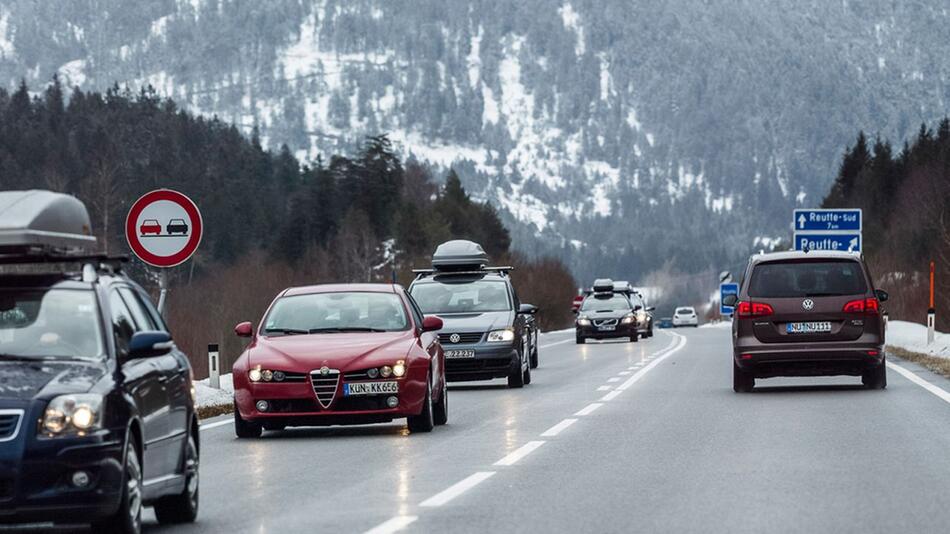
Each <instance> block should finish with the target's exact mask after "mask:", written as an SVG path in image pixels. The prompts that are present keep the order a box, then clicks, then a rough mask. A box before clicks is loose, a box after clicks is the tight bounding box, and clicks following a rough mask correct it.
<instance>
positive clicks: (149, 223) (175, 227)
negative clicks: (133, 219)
mask: <svg viewBox="0 0 950 534" xmlns="http://www.w3.org/2000/svg"><path fill="white" fill-rule="evenodd" d="M139 235H140V236H141V237H148V236H156V237H161V236H163V235H165V236H173V235H179V236H187V235H188V223H187V222H185V220H184V219H171V220H169V221H168V224H166V225H165V233H164V234H162V225H161V224H160V223H159V222H158V221H157V220H156V219H145V220H144V221H142V224H141V225H140V226H139Z"/></svg>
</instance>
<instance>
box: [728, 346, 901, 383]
mask: <svg viewBox="0 0 950 534" xmlns="http://www.w3.org/2000/svg"><path fill="white" fill-rule="evenodd" d="M733 358H734V359H735V362H736V364H737V365H738V366H739V368H740V369H742V370H744V371H748V372H751V373H752V374H754V375H755V376H756V378H770V377H774V376H830V375H851V376H859V375H861V374H862V373H863V372H865V371H867V370H869V369H872V368H874V367H877V366H879V365H881V364H882V363H883V362H884V349H883V347H881V346H880V345H877V344H873V343H864V344H857V343H847V344H841V343H802V344H769V345H762V344H758V345H755V346H748V347H742V346H736V347H735V349H734V352H733Z"/></svg>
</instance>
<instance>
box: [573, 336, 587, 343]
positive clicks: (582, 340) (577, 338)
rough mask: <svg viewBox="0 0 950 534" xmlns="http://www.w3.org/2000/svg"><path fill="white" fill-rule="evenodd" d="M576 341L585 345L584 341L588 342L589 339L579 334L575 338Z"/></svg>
mask: <svg viewBox="0 0 950 534" xmlns="http://www.w3.org/2000/svg"><path fill="white" fill-rule="evenodd" d="M574 341H575V342H576V343H577V344H578V345H583V344H584V343H586V342H587V340H586V339H585V338H584V336H577V337H576V338H575V339H574Z"/></svg>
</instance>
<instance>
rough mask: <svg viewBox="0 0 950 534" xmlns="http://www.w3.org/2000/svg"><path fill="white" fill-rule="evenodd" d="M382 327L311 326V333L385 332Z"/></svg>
mask: <svg viewBox="0 0 950 534" xmlns="http://www.w3.org/2000/svg"><path fill="white" fill-rule="evenodd" d="M385 331H386V330H383V329H382V328H370V327H367V326H339V327H332V328H311V329H310V331H309V332H308V333H309V334H328V333H329V334H332V333H339V332H385Z"/></svg>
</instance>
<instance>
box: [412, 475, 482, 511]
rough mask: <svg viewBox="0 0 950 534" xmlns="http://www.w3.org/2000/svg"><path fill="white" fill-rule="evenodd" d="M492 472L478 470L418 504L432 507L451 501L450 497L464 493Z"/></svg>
mask: <svg viewBox="0 0 950 534" xmlns="http://www.w3.org/2000/svg"><path fill="white" fill-rule="evenodd" d="M494 474H495V472H494V471H479V472H477V473H474V474H472V475H471V476H468V477H466V478H463V479H462V480H460V481H459V482H456V483H455V484H452V485H451V486H449V487H448V488H446V489H444V490H442V491H440V492H439V493H436V494H435V495H433V496H431V497H429V498H428V499H426V500H424V501H422V502H421V503H419V506H422V507H425V508H433V507H436V506H442V505H443V504H445V503H447V502H449V501H451V500H452V499H454V498H456V497H458V496H459V495H461V494H463V493H465V492H466V491H468V490H470V489H472V488H474V487H475V486H477V485H479V484H481V483H482V482H484V481H486V480H488V479H489V478H491V476H492V475H494Z"/></svg>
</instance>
